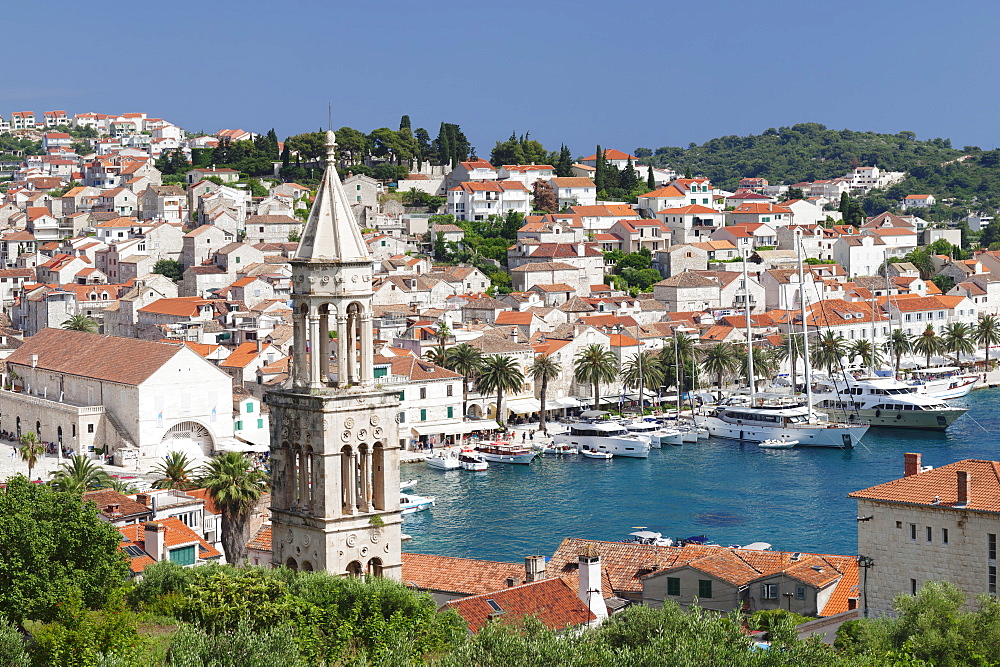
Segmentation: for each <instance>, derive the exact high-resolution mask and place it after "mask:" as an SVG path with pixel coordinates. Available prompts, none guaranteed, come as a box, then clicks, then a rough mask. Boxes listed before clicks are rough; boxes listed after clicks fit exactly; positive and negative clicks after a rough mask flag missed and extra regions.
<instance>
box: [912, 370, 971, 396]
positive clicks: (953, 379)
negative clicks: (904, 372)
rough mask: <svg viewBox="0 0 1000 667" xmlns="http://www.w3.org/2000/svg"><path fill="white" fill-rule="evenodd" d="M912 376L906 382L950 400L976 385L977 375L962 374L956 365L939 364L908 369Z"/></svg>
mask: <svg viewBox="0 0 1000 667" xmlns="http://www.w3.org/2000/svg"><path fill="white" fill-rule="evenodd" d="M908 372H909V373H910V375H911V376H912V377H913V379H912V380H910V381H909V382H908V384H910V385H912V386H914V387H916V388H917V391H919V392H921V393H924V394H928V395H930V396H933V397H934V398H940V399H941V400H944V401H950V400H951V399H953V398H962V397H963V396H965V395H966V394H968V393H969V392H970V391H972V389H973V387H975V386H976V383H977V382H979V376H978V375H976V374H974V373H966V374H963V373H962V372H961V370H960V369H959V368H958V367H956V366H940V367H938V368H913V369H911V370H909V371H908Z"/></svg>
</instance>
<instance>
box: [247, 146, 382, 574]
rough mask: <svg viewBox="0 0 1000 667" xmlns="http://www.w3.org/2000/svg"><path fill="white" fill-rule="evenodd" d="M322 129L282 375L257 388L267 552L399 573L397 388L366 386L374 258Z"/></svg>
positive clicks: (294, 562) (295, 266) (318, 566)
mask: <svg viewBox="0 0 1000 667" xmlns="http://www.w3.org/2000/svg"><path fill="white" fill-rule="evenodd" d="M326 138H327V144H326V146H327V158H326V171H325V173H324V174H323V180H322V181H321V182H320V184H319V189H318V191H317V193H316V201H315V202H314V203H313V208H312V211H311V213H310V215H309V220H308V221H307V222H306V225H305V229H304V230H303V233H302V240H301V242H300V243H299V248H298V251H297V252H296V254H295V257H294V258H292V260H291V265H292V310H293V315H292V317H293V325H294V341H293V349H292V363H291V369H290V371H291V379H290V386H289V387H287V388H284V389H279V390H275V391H272V392H269V393H268V394H267V396H266V399H265V400H266V402H267V404H268V405H269V406H270V408H271V522H272V530H271V549H272V563H273V564H274V565H287V566H288V567H292V568H296V569H301V570H327V571H328V572H332V573H334V574H348V575H354V576H384V577H391V578H394V579H399V578H400V577H401V568H402V562H401V556H400V536H401V529H400V525H401V522H402V516H401V514H400V509H399V439H398V427H397V422H396V420H397V418H398V415H399V396H398V393H397V392H391V391H385V390H382V389H380V388H376V386H375V379H374V375H373V355H374V353H375V352H374V341H373V335H372V305H371V304H372V274H373V273H374V267H373V264H372V260H371V258H370V257H369V255H368V247H367V245H366V244H365V240H364V238H363V237H362V235H361V230H360V229H359V228H358V224H357V223H356V222H355V219H354V214H353V213H352V212H351V209H350V208H349V207H348V205H347V197H346V196H345V194H344V188H343V185H342V184H341V182H340V178H339V176H338V175H337V169H336V166H335V164H334V149H335V147H336V144H335V142H334V134H333V132H327V133H326Z"/></svg>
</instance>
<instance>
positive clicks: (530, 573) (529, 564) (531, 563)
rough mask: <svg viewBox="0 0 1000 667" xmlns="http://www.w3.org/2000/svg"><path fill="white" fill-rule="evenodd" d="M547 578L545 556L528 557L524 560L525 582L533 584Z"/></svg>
mask: <svg viewBox="0 0 1000 667" xmlns="http://www.w3.org/2000/svg"><path fill="white" fill-rule="evenodd" d="M544 578H545V556H528V557H527V558H525V559H524V581H525V583H528V584H530V583H532V582H534V581H541V580H542V579H544Z"/></svg>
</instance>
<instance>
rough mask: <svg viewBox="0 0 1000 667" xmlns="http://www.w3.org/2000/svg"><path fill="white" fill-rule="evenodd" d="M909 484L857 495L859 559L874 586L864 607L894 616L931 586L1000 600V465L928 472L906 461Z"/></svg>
mask: <svg viewBox="0 0 1000 667" xmlns="http://www.w3.org/2000/svg"><path fill="white" fill-rule="evenodd" d="M903 457H904V460H903V477H901V478H899V479H896V480H893V481H889V482H885V483H883V484H878V485H876V486H872V487H869V488H867V489H862V490H860V491H855V492H854V493H851V494H849V497H851V498H854V499H855V500H857V502H858V517H860V519H859V521H858V554H859V559H864V560H862V565H863V566H865V567H864V572H863V574H862V577H864V578H865V579H866V586H864V587H862V595H863V596H864V597H863V598H862V600H861V605H862V607H863V608H867V609H868V610H869V614H871V615H880V614H891V613H892V611H893V608H892V600H893V598H894V597H896V596H897V595H900V594H908V595H913V594H914V593H916V592H917V590H919V588H920V587H921V586H923V585H924V584H925V583H926V582H928V581H949V582H951V583H953V584H955V585H956V586H958V588H959V589H961V590H962V592H963V593H965V596H966V606H967V607H970V608H971V607H974V606H975V604H976V601H975V598H976V596H978V595H984V594H985V595H994V596H995V595H996V594H997V535H1000V462H998V461H980V460H973V459H966V460H964V461H957V462H955V463H949V464H947V465H943V466H941V467H939V468H931V467H929V466H927V467H924V466H923V465H922V458H921V455H920V454H918V453H907V454H904V455H903Z"/></svg>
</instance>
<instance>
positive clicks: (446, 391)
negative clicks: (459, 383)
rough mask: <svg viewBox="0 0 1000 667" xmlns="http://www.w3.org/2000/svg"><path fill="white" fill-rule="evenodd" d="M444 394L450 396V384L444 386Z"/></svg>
mask: <svg viewBox="0 0 1000 667" xmlns="http://www.w3.org/2000/svg"><path fill="white" fill-rule="evenodd" d="M445 394H446V395H447V396H451V394H452V386H451V385H448V386H447V387H446V388H445Z"/></svg>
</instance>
